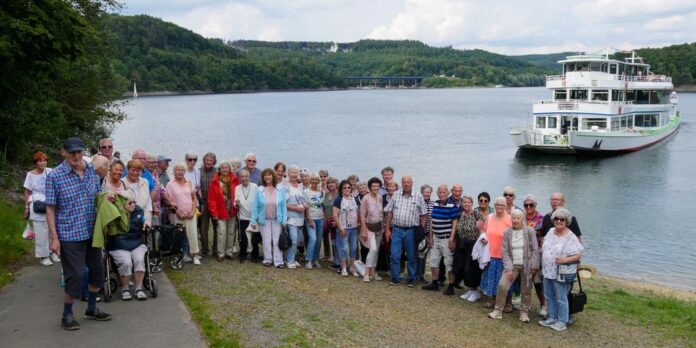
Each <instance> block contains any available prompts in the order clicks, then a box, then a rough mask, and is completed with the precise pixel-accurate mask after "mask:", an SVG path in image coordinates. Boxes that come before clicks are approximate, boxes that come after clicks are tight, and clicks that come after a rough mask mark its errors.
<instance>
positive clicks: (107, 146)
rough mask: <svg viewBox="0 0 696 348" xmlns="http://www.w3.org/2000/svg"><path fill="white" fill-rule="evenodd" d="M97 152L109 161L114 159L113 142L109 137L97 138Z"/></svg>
mask: <svg viewBox="0 0 696 348" xmlns="http://www.w3.org/2000/svg"><path fill="white" fill-rule="evenodd" d="M99 154H100V155H102V156H104V157H106V159H108V160H109V163H111V162H112V161H113V160H114V142H113V141H112V140H111V139H109V138H106V139H102V140H99Z"/></svg>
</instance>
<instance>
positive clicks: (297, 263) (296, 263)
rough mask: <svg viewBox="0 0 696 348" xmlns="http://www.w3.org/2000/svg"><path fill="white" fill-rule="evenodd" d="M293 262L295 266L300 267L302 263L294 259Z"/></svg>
mask: <svg viewBox="0 0 696 348" xmlns="http://www.w3.org/2000/svg"><path fill="white" fill-rule="evenodd" d="M294 263H295V267H302V265H301V264H300V263H299V262H297V261H295V262H294Z"/></svg>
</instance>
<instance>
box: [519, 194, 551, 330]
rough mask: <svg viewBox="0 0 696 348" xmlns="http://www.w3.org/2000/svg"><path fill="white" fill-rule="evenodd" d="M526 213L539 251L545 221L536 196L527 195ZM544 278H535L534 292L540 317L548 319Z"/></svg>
mask: <svg viewBox="0 0 696 348" xmlns="http://www.w3.org/2000/svg"><path fill="white" fill-rule="evenodd" d="M523 206H524V213H525V218H526V221H527V226H529V227H531V228H532V229H534V231H536V237H537V242H539V249H541V239H542V237H541V226H542V224H543V221H544V216H543V215H541V213H540V212H539V211H537V200H536V197H534V195H525V196H524V200H523ZM538 267H541V258H539V265H538ZM543 284H544V283H543V277H542V276H541V273H539V272H537V273H536V275H535V276H534V291H536V294H537V298H538V299H539V306H540V308H539V315H541V316H542V317H546V315H547V314H548V312H547V311H546V301H545V300H544V286H543Z"/></svg>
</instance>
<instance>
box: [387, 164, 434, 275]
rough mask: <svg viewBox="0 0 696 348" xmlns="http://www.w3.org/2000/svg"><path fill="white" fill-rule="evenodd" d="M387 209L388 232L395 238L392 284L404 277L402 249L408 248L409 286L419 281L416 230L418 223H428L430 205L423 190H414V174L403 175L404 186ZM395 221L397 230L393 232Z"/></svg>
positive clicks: (388, 237)
mask: <svg viewBox="0 0 696 348" xmlns="http://www.w3.org/2000/svg"><path fill="white" fill-rule="evenodd" d="M384 211H385V212H386V213H387V220H386V223H385V225H386V229H385V233H384V236H385V238H386V239H387V241H389V240H391V282H390V283H389V284H390V285H396V284H399V282H400V281H401V267H400V261H401V253H402V252H403V250H404V249H406V257H407V259H408V261H407V268H408V287H410V288H412V287H413V284H414V283H415V282H416V240H415V236H414V234H415V231H416V227H418V225H420V226H425V219H426V216H427V214H428V207H427V206H426V205H425V200H423V196H421V194H420V192H417V191H413V178H411V177H410V176H404V177H402V178H401V189H400V190H398V191H396V192H395V193H394V196H393V197H392V199H391V201H389V203H388V204H387V206H386V208H384ZM392 223H393V228H394V230H393V232H392Z"/></svg>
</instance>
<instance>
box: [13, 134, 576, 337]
mask: <svg viewBox="0 0 696 348" xmlns="http://www.w3.org/2000/svg"><path fill="white" fill-rule="evenodd" d="M99 145H100V146H99V150H100V151H99V154H97V155H95V156H93V157H92V158H91V159H83V154H84V143H82V141H81V140H80V139H78V138H69V139H66V140H65V142H64V146H63V151H62V154H63V156H64V159H65V160H64V161H63V162H62V163H61V164H59V165H58V166H57V167H56V168H55V169H54V170H53V171H50V169H48V168H46V160H47V158H46V156H45V155H43V154H37V155H36V156H35V157H34V163H35V165H36V168H35V169H33V170H32V172H30V173H29V174H28V175H27V181H26V182H25V190H26V191H25V192H26V194H25V197H26V198H27V216H28V217H29V218H30V219H31V220H32V222H33V223H34V224H35V226H34V229H35V230H36V234H37V237H36V241H37V243H36V256H37V257H39V258H41V260H42V261H41V262H42V263H43V264H48V262H46V261H45V260H48V261H50V262H53V259H52V258H53V257H55V258H57V257H58V256H61V257H62V265H63V272H64V277H65V284H66V286H65V292H66V296H65V301H64V302H65V308H64V313H63V319H62V322H63V327H64V328H66V329H74V328H79V324H77V322H76V321H75V319H74V317H73V316H72V300H73V299H74V298H76V297H78V296H79V290H80V289H79V284H80V283H81V282H82V277H83V274H82V272H81V271H78V269H81V268H82V267H84V266H85V265H86V266H87V268H89V275H88V277H89V300H88V309H87V314H86V317H87V318H90V319H97V320H108V319H110V315H108V314H106V313H104V312H102V311H99V310H98V309H97V308H96V305H95V304H94V301H93V299H92V298H93V297H94V295H95V293H96V291H97V290H98V288H99V287H101V286H102V285H103V283H104V275H103V270H102V269H101V249H98V248H96V247H95V246H94V245H93V242H92V240H93V238H94V234H95V233H101V232H102V231H95V230H94V226H95V224H94V222H95V219H97V213H96V210H97V209H96V206H95V205H96V204H97V203H95V202H96V201H98V199H97V197H98V196H99V197H110V198H106V199H110V200H111V201H114V199H113V196H114V195H117V196H118V197H120V199H121V200H120V202H122V204H123V205H124V207H125V206H126V205H128V206H130V205H132V207H130V208H128V209H125V210H126V211H127V212H128V213H129V214H131V216H132V214H136V215H137V216H138V219H137V221H140V224H139V225H137V226H139V227H141V226H152V225H157V224H180V225H182V226H183V227H184V228H185V231H186V237H187V238H186V240H185V243H184V247H183V249H184V250H183V251H184V253H185V261H189V262H192V263H193V264H194V265H200V264H201V263H202V260H203V257H204V256H206V255H211V256H212V257H214V259H215V260H217V261H219V262H223V261H224V260H225V259H226V258H227V259H232V260H235V259H237V260H239V262H242V263H243V262H245V261H247V260H249V261H251V262H260V263H262V264H263V265H264V266H266V267H275V268H279V269H282V268H288V269H296V268H298V267H301V266H303V265H302V264H301V263H300V262H304V267H305V268H307V269H315V268H321V267H322V263H320V260H324V261H327V262H328V263H329V265H328V267H329V268H332V269H334V270H336V272H338V273H340V274H341V275H342V276H349V275H351V274H352V275H354V276H356V277H362V281H363V282H365V283H370V282H372V281H375V280H377V281H379V280H382V277H381V276H380V275H379V274H378V272H377V271H378V270H381V271H387V273H388V274H389V277H390V279H389V284H390V285H397V284H400V283H401V282H402V281H403V279H402V268H403V264H402V263H403V262H404V261H405V268H406V270H407V272H406V284H407V286H408V287H414V286H415V284H416V283H418V282H422V283H426V284H425V285H423V286H422V289H423V290H426V291H438V290H439V289H440V287H442V286H445V282H446V283H447V285H446V290H445V291H444V294H445V295H454V294H455V289H463V288H464V287H466V288H467V291H466V292H464V293H463V294H462V295H461V298H462V299H464V300H467V301H470V302H476V301H479V300H481V298H482V297H483V301H482V302H483V306H484V307H486V308H491V309H492V310H493V311H492V312H490V313H489V317H490V318H493V319H500V318H502V314H503V313H508V312H512V311H513V308H514V307H513V301H512V298H513V294H520V295H521V302H520V303H519V305H518V306H517V308H518V309H519V313H520V315H519V319H520V320H521V321H523V322H529V320H530V318H529V311H530V303H531V292H532V290H531V289H532V288H534V289H535V291H536V293H537V297H538V299H539V302H540V304H541V308H540V313H539V314H540V315H541V316H542V317H544V318H545V319H544V320H541V321H539V324H541V325H543V326H548V327H551V328H553V329H555V330H559V331H561V330H565V329H566V325H567V324H568V323H569V321H570V318H569V315H568V303H567V293H568V291H569V287H570V286H571V285H572V283H573V281H574V279H575V278H574V277H575V276H576V270H577V265H578V263H579V260H580V257H581V254H582V251H583V247H582V244H581V241H580V236H581V232H580V228H579V226H578V224H577V220H576V219H575V218H574V217H573V216H572V215H571V214H570V212H569V211H568V210H567V209H565V208H564V207H563V206H564V203H565V198H564V196H563V194H561V193H553V194H552V195H551V208H552V212H550V213H548V214H546V215H542V214H541V213H539V212H538V211H537V203H538V202H537V199H536V198H535V197H534V196H533V195H526V196H524V198H523V201H522V205H523V207H522V208H520V207H518V206H517V205H515V198H516V197H517V192H516V190H515V189H514V188H512V187H505V189H504V190H503V194H502V196H501V197H497V198H495V199H494V200H491V196H490V195H489V194H488V193H486V192H481V193H480V194H478V196H477V199H476V200H474V198H473V197H471V196H468V195H465V194H464V190H463V187H462V186H461V185H458V184H457V185H453V186H452V187H451V188H450V187H448V186H447V185H444V184H443V185H439V186H438V187H437V189H436V196H437V197H432V194H433V189H432V187H430V186H429V185H422V186H421V187H420V190H417V189H415V188H414V180H413V178H412V177H410V176H403V177H401V180H400V182H396V181H395V179H394V169H393V168H391V167H386V168H384V169H383V170H382V171H381V179H380V178H378V177H373V178H371V179H369V180H368V181H367V182H360V181H359V179H358V177H357V176H355V175H351V176H349V177H348V178H346V179H345V180H341V181H339V180H337V179H336V178H334V177H332V176H329V172H328V170H324V169H322V170H319V171H317V172H312V171H310V170H308V169H301V168H299V167H298V166H295V165H290V166H286V165H285V164H284V163H282V162H278V163H276V164H275V165H274V166H273V167H272V168H266V169H263V170H261V169H259V168H258V167H257V159H256V156H255V155H254V154H252V153H249V154H247V155H246V156H245V157H244V159H243V163H242V162H241V161H237V160H233V161H222V162H219V163H218V161H217V157H216V155H215V154H214V153H212V152H209V153H206V154H205V155H203V157H202V158H201V162H202V165H201V166H200V167H198V168H197V167H196V164H197V163H198V159H199V158H198V155H197V154H195V153H193V152H188V153H186V154H185V156H184V161H183V162H181V163H176V164H174V165H173V168H172V169H173V170H172V174H173V178H172V179H170V177H169V174H168V167H169V164H170V161H171V159H169V158H168V157H166V156H161V155H160V156H156V155H151V154H147V153H146V152H145V151H144V150H140V149H139V150H136V151H134V153H133V156H132V159H131V160H128V161H127V162H125V163H124V161H122V160H120V159H119V158H117V157H115V156H113V154H114V148H113V141H112V140H110V139H104V140H102V141H101V142H100V144H99ZM88 160H89V163H88ZM42 175H43V178H44V179H43V180H44V181H43V182H44V183H45V184H44V187H42V186H41V185H40V184H37V182H38V181H40V180H37V179H36V177H37V176H42ZM100 192H104V193H108V194H106V195H104V194H102V195H99V193H100ZM42 199H44V200H45V204H46V206H47V211H46V214H45V218H44V220H43V222H41V221H42V220H41V219H40V218H39V217H38V216H39V215H40V214H38V213H32V211H33V209H32V205H33V204H36V202H39V201H41V200H42ZM476 203H478V205H477V206H476V207H474V205H475V204H476ZM491 203H492V204H493V206H492V207H491V206H490V205H491ZM42 223H43V224H44V225H43V227H39V228H37V227H36V225H40V224H42ZM42 228H43V229H42ZM211 231H212V236H209V233H210V232H211ZM124 233H125V232H124ZM132 233H134V232H132V230H131V234H132ZM39 234H43V235H42V236H41V237H40V236H39ZM286 235H288V236H289V245H288V246H287V247H284V248H282V249H281V245H280V244H282V243H280V242H281V238H282V237H284V236H286ZM211 239H212V242H211ZM110 240H111V239H108V240H107V241H106V243H107V245H106V250H108V251H109V252H110V254H111V255H112V257H114V259H115V261H116V263H117V265H118V270H119V274H120V275H121V276H122V284H123V288H124V289H123V292H122V298H123V299H124V300H129V299H131V298H132V295H131V293H130V289H129V287H128V279H129V278H130V276H131V274H134V275H135V279H136V282H135V292H136V296H137V298H138V299H144V298H146V295H145V293H144V292H143V291H142V271H143V270H144V269H143V267H142V255H143V252H144V250H143V248H144V246H142V245H139V244H138V243H130V244H128V243H126V244H128V245H129V247H123V248H120V249H114V248H113V247H110V246H109V244H110ZM120 245H124V244H123V243H122V244H120ZM124 248H125V249H130V250H124ZM322 249H323V255H324V257H323V258H322V257H321V253H322ZM52 253H53V254H52ZM54 254H55V256H54ZM95 255H99V263H97V262H96V259H97V256H95ZM426 261H428V263H429V265H430V271H431V275H432V280H431V282H426V281H425V276H424V274H425V264H426ZM325 265H326V263H325ZM126 268H133V270H132V271H131V270H129V269H126ZM382 274H383V275H384V274H385V273H382ZM462 285H463V286H462Z"/></svg>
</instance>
